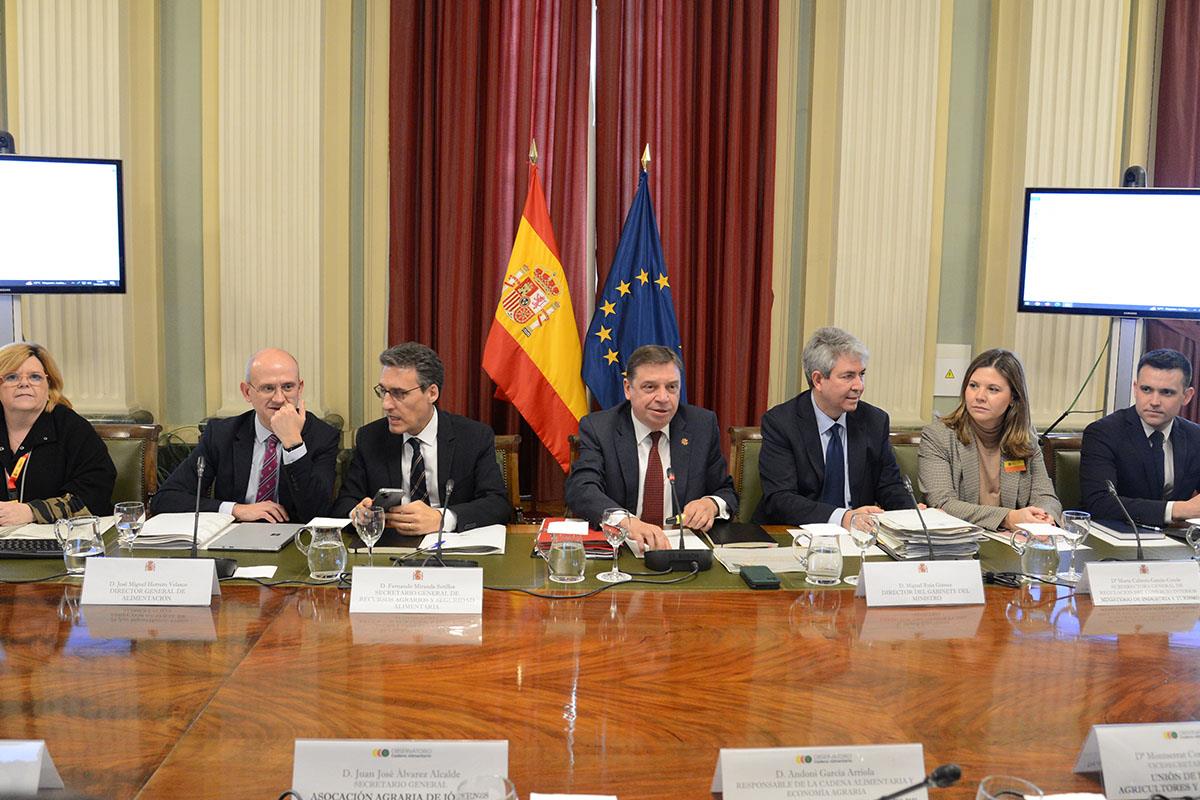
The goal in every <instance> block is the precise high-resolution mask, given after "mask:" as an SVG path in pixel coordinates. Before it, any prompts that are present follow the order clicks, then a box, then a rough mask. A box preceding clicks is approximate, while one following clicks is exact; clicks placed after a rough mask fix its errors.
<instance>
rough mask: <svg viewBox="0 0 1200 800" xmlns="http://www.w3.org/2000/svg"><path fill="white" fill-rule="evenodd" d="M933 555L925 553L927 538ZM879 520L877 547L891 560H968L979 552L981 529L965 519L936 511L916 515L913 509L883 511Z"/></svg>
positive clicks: (981, 537)
mask: <svg viewBox="0 0 1200 800" xmlns="http://www.w3.org/2000/svg"><path fill="white" fill-rule="evenodd" d="M922 518H924V520H925V527H927V528H928V529H929V539H932V540H933V553H932V555H931V554H930V552H929V539H926V537H925V528H924V527H922V526H921V519H922ZM878 519H879V546H880V547H881V548H882V549H883V550H884V552H886V553H887V554H888V555H890V556H891V557H892V558H896V559H900V560H905V561H911V560H920V559H929V558H932V559H942V558H971V557H972V556H974V555H975V554H976V553H978V552H979V542H980V541H981V540H982V539H983V538H984V537H983V535H982V530H981V529H980V528H979V526H977V525H972V524H971V523H969V522H967V521H966V520H961V519H959V518H957V517H952V516H950V515H949V514H947V513H946V512H945V511H942V510H941V509H940V508H927V509H924V510H922V511H921V516H920V517H918V516H917V510H916V509H915V508H914V509H904V510H902V511H885V512H883V513H882V514H880V515H879V516H878Z"/></svg>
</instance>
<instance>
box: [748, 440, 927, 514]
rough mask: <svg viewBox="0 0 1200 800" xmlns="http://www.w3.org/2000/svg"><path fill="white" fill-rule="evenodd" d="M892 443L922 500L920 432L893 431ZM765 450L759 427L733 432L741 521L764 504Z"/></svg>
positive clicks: (897, 460) (903, 468)
mask: <svg viewBox="0 0 1200 800" xmlns="http://www.w3.org/2000/svg"><path fill="white" fill-rule="evenodd" d="M889 439H890V440H891V443H892V449H893V450H894V451H895V452H896V462H897V463H898V464H899V466H900V472H901V473H903V474H905V475H907V476H908V477H909V478H911V479H912V482H913V491H914V492H916V494H917V499H918V500H921V499H922V497H921V492H920V490H919V489H918V488H917V447H918V446H919V445H920V444H921V434H920V432H919V431H892V433H891V435H890V436H889ZM761 450H762V432H761V430H760V429H759V428H757V427H750V426H747V427H731V428H730V429H729V472H730V474H732V475H733V488H734V491H736V492H737V493H738V500H739V502H740V504H739V506H738V520H739V521H741V522H749V521H750V518H751V517H753V516H754V509H756V508H758V504H759V503H760V502H761V501H762V480H761V479H760V478H759V474H758V454H759V451H761Z"/></svg>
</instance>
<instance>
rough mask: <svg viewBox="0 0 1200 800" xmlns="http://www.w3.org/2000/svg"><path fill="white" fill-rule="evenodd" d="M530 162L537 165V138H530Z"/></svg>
mask: <svg viewBox="0 0 1200 800" xmlns="http://www.w3.org/2000/svg"><path fill="white" fill-rule="evenodd" d="M529 163H530V164H533V165H534V166H535V167H536V166H537V140H536V139H530V140H529Z"/></svg>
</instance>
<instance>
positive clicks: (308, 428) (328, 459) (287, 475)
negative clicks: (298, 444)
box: [150, 411, 340, 522]
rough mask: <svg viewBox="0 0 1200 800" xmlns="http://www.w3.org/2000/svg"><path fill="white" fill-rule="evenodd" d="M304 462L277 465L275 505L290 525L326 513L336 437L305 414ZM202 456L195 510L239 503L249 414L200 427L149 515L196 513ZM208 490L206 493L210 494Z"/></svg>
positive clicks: (250, 431)
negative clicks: (194, 442) (196, 440)
mask: <svg viewBox="0 0 1200 800" xmlns="http://www.w3.org/2000/svg"><path fill="white" fill-rule="evenodd" d="M300 436H301V438H302V439H304V449H305V450H306V453H305V454H304V457H303V458H301V459H299V460H298V461H294V462H292V463H291V464H281V467H280V478H279V504H280V505H281V506H283V507H284V509H286V510H287V514H288V519H289V520H290V521H291V522H308V521H309V520H310V519H312V518H313V517H319V516H324V515H325V514H328V513H329V507H330V505H331V504H332V502H333V475H334V470H335V468H336V463H337V454H338V444H339V442H338V439H339V438H340V435H339V434H338V431H337V429H336V428H334V427H333V426H331V425H329V424H327V423H325V422H322V421H321V420H320V419H318V418H317V416H316V415H314V414H313V413H311V412H309V413H308V416H307V417H306V418H305V421H304V427H303V428H302V429H301V430H300ZM200 456H204V461H205V464H206V466H205V468H204V483H203V485H202V486H201V498H200V510H201V511H219V510H220V507H221V503H222V502H223V501H233V502H235V503H243V502H245V497H246V485H247V484H248V483H249V482H250V468H251V463H250V462H251V461H252V460H253V458H254V411H247V412H246V413H244V414H239V415H238V416H236V417H228V418H226V419H214V420H212V421H211V422H209V423H208V425H206V426H205V427H204V433H203V434H201V436H200V443H199V444H198V445H196V447H195V448H194V449H193V450H192V452H191V454H190V455H189V456H188V457H187V459H186V460H185V461H184V462H183V463H182V464H180V465H179V466H178V467H176V468H175V471H174V472H172V473H171V477H169V478H167V481H166V483H164V484H163V485H162V487H161V488H160V489H159V490H158V493H157V494H156V495H154V497H153V498H151V500H150V508H151V509H152V510H153V511H154V513H155V514H162V513H166V512H171V511H175V512H178V511H193V510H195V508H196V459H197V458H198V457H200ZM210 490H211V491H210Z"/></svg>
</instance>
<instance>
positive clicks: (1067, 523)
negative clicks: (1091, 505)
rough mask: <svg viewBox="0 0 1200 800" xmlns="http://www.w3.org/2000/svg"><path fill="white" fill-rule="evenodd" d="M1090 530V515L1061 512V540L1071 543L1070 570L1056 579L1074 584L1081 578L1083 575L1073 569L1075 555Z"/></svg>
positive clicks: (1081, 512) (1086, 513)
mask: <svg viewBox="0 0 1200 800" xmlns="http://www.w3.org/2000/svg"><path fill="white" fill-rule="evenodd" d="M1091 530H1092V515H1091V514H1089V513H1088V512H1086V511H1064V512H1063V527H1062V535H1063V538H1064V539H1066V540H1067V541H1068V542H1070V543H1071V561H1070V569H1068V570H1066V571H1065V572H1060V573H1058V577H1059V578H1061V579H1062V580H1064V581H1070V582H1071V583H1074V582H1075V581H1078V580H1079V579H1080V578H1082V577H1083V573H1082V572H1080V571H1079V570H1077V569H1075V553H1076V551H1078V550H1079V545H1081V544H1083V540H1084V539H1086V538H1087V537H1088V534H1089V533H1091Z"/></svg>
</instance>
